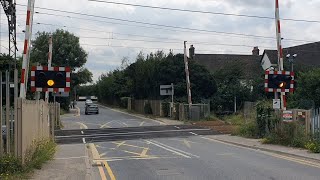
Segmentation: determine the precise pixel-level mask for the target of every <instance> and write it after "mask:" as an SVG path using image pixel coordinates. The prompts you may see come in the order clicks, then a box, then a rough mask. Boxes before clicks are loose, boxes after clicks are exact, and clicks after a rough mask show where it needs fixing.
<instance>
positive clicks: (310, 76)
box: [289, 68, 320, 109]
mask: <svg viewBox="0 0 320 180" xmlns="http://www.w3.org/2000/svg"><path fill="white" fill-rule="evenodd" d="M296 81H297V88H296V91H295V93H294V94H292V95H290V96H289V101H291V102H290V103H291V107H292V108H304V109H305V108H312V107H313V106H315V107H320V68H316V69H313V70H310V71H307V72H301V73H299V76H298V77H297V78H296Z"/></svg>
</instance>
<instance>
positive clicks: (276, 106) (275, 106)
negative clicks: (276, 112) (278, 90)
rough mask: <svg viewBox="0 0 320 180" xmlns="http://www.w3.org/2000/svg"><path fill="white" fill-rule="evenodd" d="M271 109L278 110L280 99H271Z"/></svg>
mask: <svg viewBox="0 0 320 180" xmlns="http://www.w3.org/2000/svg"><path fill="white" fill-rule="evenodd" d="M272 104H273V109H280V108H281V105H280V99H273V103H272Z"/></svg>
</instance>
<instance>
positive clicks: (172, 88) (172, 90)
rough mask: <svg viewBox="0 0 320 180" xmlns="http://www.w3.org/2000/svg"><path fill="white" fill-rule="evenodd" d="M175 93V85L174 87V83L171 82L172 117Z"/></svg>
mask: <svg viewBox="0 0 320 180" xmlns="http://www.w3.org/2000/svg"><path fill="white" fill-rule="evenodd" d="M173 95H174V87H173V83H171V107H170V109H171V117H173V107H174V106H173Z"/></svg>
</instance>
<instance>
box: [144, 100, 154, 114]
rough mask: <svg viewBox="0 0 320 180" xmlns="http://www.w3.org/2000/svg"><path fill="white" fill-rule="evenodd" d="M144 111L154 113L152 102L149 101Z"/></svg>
mask: <svg viewBox="0 0 320 180" xmlns="http://www.w3.org/2000/svg"><path fill="white" fill-rule="evenodd" d="M144 113H145V114H152V107H151V104H150V103H149V102H147V103H146V104H145V105H144Z"/></svg>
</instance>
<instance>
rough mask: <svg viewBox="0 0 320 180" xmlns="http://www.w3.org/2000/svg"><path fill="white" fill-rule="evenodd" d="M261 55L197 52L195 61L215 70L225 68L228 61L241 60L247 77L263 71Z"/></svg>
mask: <svg viewBox="0 0 320 180" xmlns="http://www.w3.org/2000/svg"><path fill="white" fill-rule="evenodd" d="M260 60H261V56H256V55H236V54H196V55H195V61H196V62H198V63H199V64H201V65H204V66H205V67H207V68H208V70H209V71H211V72H215V71H217V70H220V69H222V68H224V67H225V66H226V65H227V64H228V63H235V62H239V63H241V64H242V65H243V72H244V74H245V76H246V77H251V76H255V75H257V74H261V73H262V72H263V70H262V68H261V65H260Z"/></svg>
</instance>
